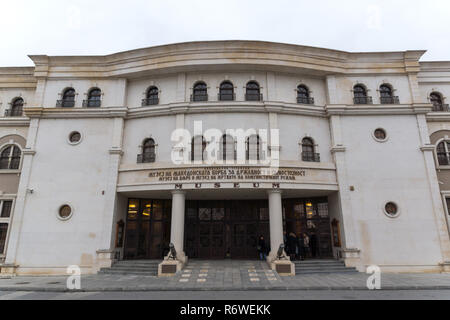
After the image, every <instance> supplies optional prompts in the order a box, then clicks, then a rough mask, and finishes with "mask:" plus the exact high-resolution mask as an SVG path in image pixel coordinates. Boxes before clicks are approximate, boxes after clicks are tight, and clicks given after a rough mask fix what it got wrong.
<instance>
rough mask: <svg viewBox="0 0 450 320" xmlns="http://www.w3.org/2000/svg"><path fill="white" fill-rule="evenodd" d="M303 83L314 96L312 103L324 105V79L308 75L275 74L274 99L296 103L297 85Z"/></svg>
mask: <svg viewBox="0 0 450 320" xmlns="http://www.w3.org/2000/svg"><path fill="white" fill-rule="evenodd" d="M300 84H303V85H305V86H307V87H308V89H309V91H310V96H311V97H313V98H314V105H316V106H324V105H325V104H326V103H327V101H326V88H325V81H324V80H323V79H320V78H312V77H310V76H308V75H288V74H282V73H276V74H275V88H274V90H275V92H276V96H275V101H280V102H288V103H297V86H298V85H300Z"/></svg>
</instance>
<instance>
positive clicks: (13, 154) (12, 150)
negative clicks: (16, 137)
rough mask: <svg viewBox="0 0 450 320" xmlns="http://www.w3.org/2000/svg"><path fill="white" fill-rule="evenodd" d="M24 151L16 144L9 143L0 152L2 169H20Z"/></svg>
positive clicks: (0, 166) (0, 167)
mask: <svg viewBox="0 0 450 320" xmlns="http://www.w3.org/2000/svg"><path fill="white" fill-rule="evenodd" d="M21 154H22V152H21V151H20V149H19V147H18V146H16V145H9V146H7V147H6V148H4V149H3V150H2V152H1V153H0V169H12V170H16V169H19V165H20V156H21Z"/></svg>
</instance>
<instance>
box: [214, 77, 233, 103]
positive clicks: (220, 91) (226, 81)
mask: <svg viewBox="0 0 450 320" xmlns="http://www.w3.org/2000/svg"><path fill="white" fill-rule="evenodd" d="M224 85H230V87H229V88H224V87H223V86H224ZM224 90H228V91H231V93H223V92H222V91H224ZM223 97H231V99H223ZM218 100H219V101H234V100H236V96H235V92H234V85H233V83H232V82H231V81H230V80H224V81H222V82H221V83H220V85H219V94H218Z"/></svg>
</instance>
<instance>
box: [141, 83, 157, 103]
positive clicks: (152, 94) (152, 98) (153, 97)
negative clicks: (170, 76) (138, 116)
mask: <svg viewBox="0 0 450 320" xmlns="http://www.w3.org/2000/svg"><path fill="white" fill-rule="evenodd" d="M158 103H159V90H158V87H155V86H151V87H150V88H148V90H147V94H146V96H145V99H144V100H142V106H152V105H155V104H158Z"/></svg>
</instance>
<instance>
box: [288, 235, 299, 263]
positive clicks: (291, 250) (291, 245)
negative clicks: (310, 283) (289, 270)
mask: <svg viewBox="0 0 450 320" xmlns="http://www.w3.org/2000/svg"><path fill="white" fill-rule="evenodd" d="M287 243H288V254H289V256H290V257H291V260H295V253H296V251H297V237H296V236H295V233H293V232H291V233H289V236H288V240H287Z"/></svg>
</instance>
